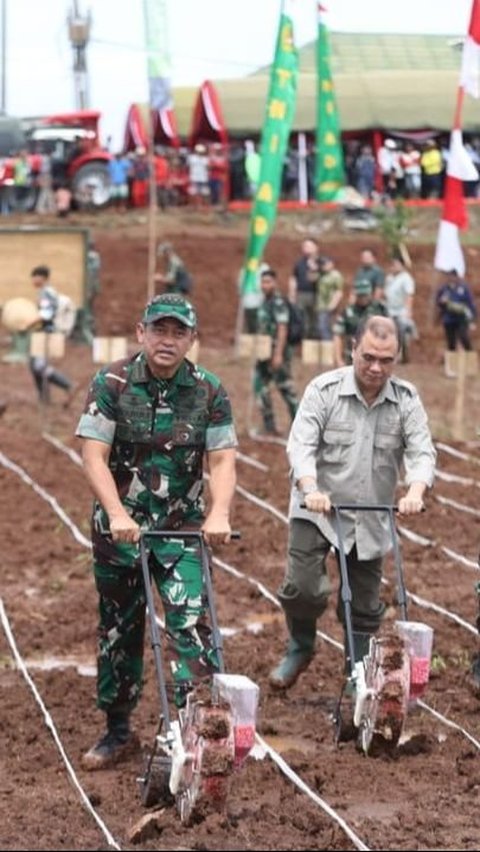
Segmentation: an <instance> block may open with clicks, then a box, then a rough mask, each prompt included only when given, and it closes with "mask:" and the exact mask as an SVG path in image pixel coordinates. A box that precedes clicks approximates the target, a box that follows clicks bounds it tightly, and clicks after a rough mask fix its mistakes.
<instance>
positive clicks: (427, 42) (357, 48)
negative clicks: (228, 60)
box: [256, 0, 462, 74]
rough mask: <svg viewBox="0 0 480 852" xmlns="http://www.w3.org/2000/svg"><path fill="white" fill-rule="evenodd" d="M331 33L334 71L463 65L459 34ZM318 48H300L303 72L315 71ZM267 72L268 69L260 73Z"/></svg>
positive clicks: (444, 68)
mask: <svg viewBox="0 0 480 852" xmlns="http://www.w3.org/2000/svg"><path fill="white" fill-rule="evenodd" d="M419 2H421V0H419ZM329 36H330V48H331V68H332V73H333V74H356V73H357V72H361V73H364V72H365V71H402V70H404V71H413V70H416V71H422V70H423V71H449V70H450V71H454V70H455V69H459V68H460V61H461V47H462V39H461V38H460V37H459V36H458V35H450V36H449V35H418V34H402V33H337V32H330V33H329ZM315 51H316V43H315V42H310V43H309V44H306V45H305V46H304V47H301V48H300V49H299V59H300V70H301V71H306V72H308V71H310V72H314V71H315V68H316V58H315ZM266 71H267V72H268V68H267V69H265V68H263V69H260V71H258V72H256V73H257V74H258V73H260V74H264V73H265V72H266Z"/></svg>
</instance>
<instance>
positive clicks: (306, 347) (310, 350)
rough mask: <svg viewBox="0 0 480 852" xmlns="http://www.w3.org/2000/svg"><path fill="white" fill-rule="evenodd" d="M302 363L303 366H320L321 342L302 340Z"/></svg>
mask: <svg viewBox="0 0 480 852" xmlns="http://www.w3.org/2000/svg"><path fill="white" fill-rule="evenodd" d="M302 363H303V364H319V363H320V341H319V340H306V339H305V340H302Z"/></svg>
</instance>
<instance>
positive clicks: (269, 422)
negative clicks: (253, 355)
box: [253, 360, 298, 432]
mask: <svg viewBox="0 0 480 852" xmlns="http://www.w3.org/2000/svg"><path fill="white" fill-rule="evenodd" d="M272 384H274V385H276V387H277V389H278V391H279V393H280V394H281V396H282V397H283V399H284V400H285V403H286V405H287V408H288V413H289V414H290V419H291V420H293V418H294V417H295V414H296V412H297V408H298V399H297V395H296V393H295V388H294V386H293V380H292V375H291V363H290V361H289V360H285V361H283V363H282V364H281V365H280V367H278V369H276V370H274V369H272V366H271V363H270V361H257V362H256V364H255V375H254V379H253V389H254V393H255V397H256V399H257V401H258V405H259V408H260V412H261V415H262V417H263V424H264V427H265V429H266V430H267V431H269V432H273V431H274V430H275V417H274V413H273V404H272V395H271V385H272Z"/></svg>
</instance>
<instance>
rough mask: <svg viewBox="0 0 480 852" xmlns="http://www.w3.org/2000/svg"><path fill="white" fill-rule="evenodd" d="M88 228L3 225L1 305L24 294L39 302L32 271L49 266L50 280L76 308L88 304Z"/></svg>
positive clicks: (0, 259)
mask: <svg viewBox="0 0 480 852" xmlns="http://www.w3.org/2000/svg"><path fill="white" fill-rule="evenodd" d="M87 251H88V229H87V228H73V227H72V228H61V227H58V228H44V227H41V226H36V225H22V226H20V227H17V228H13V227H12V228H0V305H3V304H4V303H5V302H7V301H8V300H9V299H13V298H16V297H18V296H22V297H23V298H26V299H30V300H33V301H34V302H36V298H37V293H36V290H35V288H34V287H33V285H32V281H31V277H30V275H31V271H32V269H33V268H34V267H35V266H40V265H42V266H49V267H50V270H51V276H50V281H51V284H52V286H53V287H55V289H56V290H58V291H59V292H60V293H65V294H66V295H67V296H70V298H71V299H72V300H73V302H74V303H75V306H76V307H77V308H79V307H82V306H83V305H84V303H85V293H86V282H87Z"/></svg>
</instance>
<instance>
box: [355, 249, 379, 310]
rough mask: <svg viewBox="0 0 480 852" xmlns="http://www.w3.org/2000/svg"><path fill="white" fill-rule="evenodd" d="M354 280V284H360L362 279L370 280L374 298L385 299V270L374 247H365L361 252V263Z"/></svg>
mask: <svg viewBox="0 0 480 852" xmlns="http://www.w3.org/2000/svg"><path fill="white" fill-rule="evenodd" d="M353 281H354V285H355V284H359V283H360V281H368V283H369V284H370V287H371V289H372V292H373V298H374V299H380V300H381V299H383V297H384V293H383V285H384V283H385V272H384V271H383V269H382V267H381V266H380V265H379V263H378V260H377V255H376V254H375V252H374V251H373V249H371V248H365V249H362V251H361V252H360V265H359V266H358V267H357V270H356V272H355V275H354V279H353Z"/></svg>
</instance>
